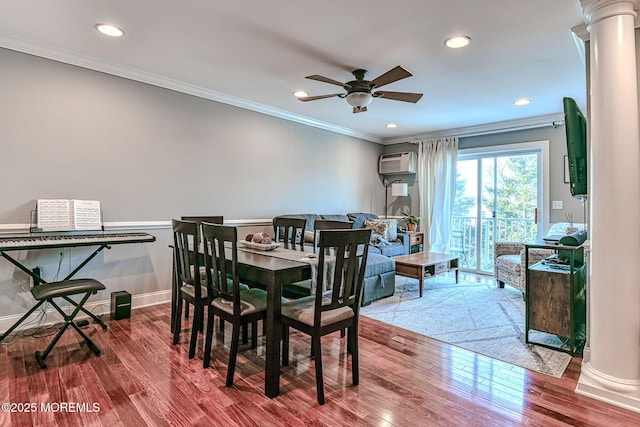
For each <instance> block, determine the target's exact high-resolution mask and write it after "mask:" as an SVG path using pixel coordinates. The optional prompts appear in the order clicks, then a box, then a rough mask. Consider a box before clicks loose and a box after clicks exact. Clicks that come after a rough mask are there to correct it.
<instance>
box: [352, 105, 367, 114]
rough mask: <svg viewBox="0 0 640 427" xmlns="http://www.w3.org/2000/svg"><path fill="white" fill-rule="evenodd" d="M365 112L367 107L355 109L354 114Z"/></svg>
mask: <svg viewBox="0 0 640 427" xmlns="http://www.w3.org/2000/svg"><path fill="white" fill-rule="evenodd" d="M365 111H367V107H353V114H355V113H364V112H365Z"/></svg>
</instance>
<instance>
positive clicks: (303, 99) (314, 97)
mask: <svg viewBox="0 0 640 427" xmlns="http://www.w3.org/2000/svg"><path fill="white" fill-rule="evenodd" d="M341 95H343V94H342V93H332V94H331V95H318V96H304V97H302V98H298V100H300V101H302V102H307V101H315V100H316V99H324V98H333V97H334V96H341Z"/></svg>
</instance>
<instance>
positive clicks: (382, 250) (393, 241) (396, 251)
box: [279, 212, 409, 257]
mask: <svg viewBox="0 0 640 427" xmlns="http://www.w3.org/2000/svg"><path fill="white" fill-rule="evenodd" d="M279 216H280V217H284V218H304V219H306V220H307V224H306V227H305V231H306V232H308V233H307V234H308V236H311V237H307V238H306V239H305V246H306V245H307V243H309V244H310V245H312V244H313V237H312V236H313V234H312V233H313V223H314V222H315V220H316V219H327V220H333V221H351V222H353V228H363V227H364V224H365V221H367V220H379V219H380V218H379V217H378V215H375V214H370V213H363V212H356V213H348V214H346V215H345V214H331V215H325V214H322V215H319V214H290V215H279ZM390 234H391V236H389V237H391V238H390V239H385V240H386V241H384V240H382V239H379V240H376V241H373V242H372V243H371V245H370V246H369V253H370V254H378V255H384V256H388V257H394V256H398V255H408V254H409V235H408V234H407V233H405V232H403V231H400V230H398V229H397V225H396V228H395V229H394V230H390Z"/></svg>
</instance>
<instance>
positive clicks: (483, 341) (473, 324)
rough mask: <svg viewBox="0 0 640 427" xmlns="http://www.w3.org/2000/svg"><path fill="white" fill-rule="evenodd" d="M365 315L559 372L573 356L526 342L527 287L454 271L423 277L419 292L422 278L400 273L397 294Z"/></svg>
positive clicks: (548, 339)
mask: <svg viewBox="0 0 640 427" xmlns="http://www.w3.org/2000/svg"><path fill="white" fill-rule="evenodd" d="M360 313H361V314H362V315H363V316H367V317H371V318H373V319H377V320H380V321H382V322H385V323H389V324H392V325H394V326H398V327H400V328H403V329H407V330H410V331H413V332H416V333H419V334H421V335H425V336H428V337H431V338H435V339H437V340H440V341H443V342H446V343H448V344H452V345H455V346H458V347H462V348H465V349H468V350H471V351H473V352H475V353H479V354H483V355H486V356H489V357H491V358H494V359H498V360H502V361H504V362H507V363H510V364H512V365H516V366H520V367H523V368H526V369H530V370H533V371H537V372H541V373H543V374H547V375H551V376H554V377H557V378H560V377H561V376H562V374H563V372H564V371H565V369H566V368H567V365H568V364H569V362H570V361H571V356H570V355H568V354H566V353H563V352H560V351H555V350H551V349H548V348H545V347H541V346H538V345H534V344H526V343H525V333H524V331H525V303H524V300H523V298H522V293H521V292H520V291H518V290H516V289H513V288H510V287H509V286H505V287H504V288H502V289H500V288H498V287H497V286H496V285H495V284H493V283H490V281H487V280H486V279H484V280H483V279H479V280H478V281H473V278H472V277H471V278H469V279H467V280H465V279H463V278H462V277H461V278H460V281H459V283H457V284H456V283H455V278H454V276H453V274H451V275H448V276H435V277H431V278H428V279H425V281H424V293H423V297H422V298H420V296H419V293H418V280H416V279H408V278H405V277H402V276H396V291H395V294H394V295H393V296H390V297H388V298H383V299H381V300H378V301H374V302H373V303H371V304H370V305H368V306H366V307H363V308H362V309H361V311H360ZM529 338H530V341H532V342H537V343H543V344H547V345H553V346H556V347H557V346H562V345H563V342H562V341H560V339H559V338H557V337H556V336H554V335H549V334H543V333H535V332H531V333H530V335H529Z"/></svg>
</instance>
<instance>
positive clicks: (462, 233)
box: [450, 216, 538, 272]
mask: <svg viewBox="0 0 640 427" xmlns="http://www.w3.org/2000/svg"><path fill="white" fill-rule="evenodd" d="M537 230H538V226H537V224H536V223H535V221H534V220H529V219H521V218H482V219H481V221H480V227H478V221H477V219H476V218H475V217H470V216H454V217H453V224H452V234H451V243H450V252H451V253H455V254H458V255H460V262H461V264H462V268H463V269H468V270H475V271H485V272H492V271H493V242H495V241H512V242H529V241H533V240H535V239H536V236H537ZM477 235H479V239H478V238H477V237H476V236H477ZM478 251H480V265H478Z"/></svg>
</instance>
